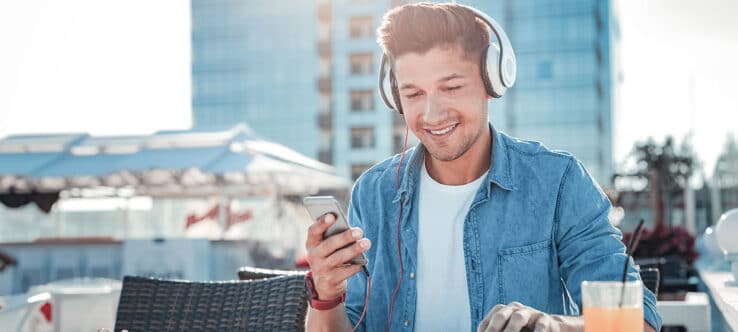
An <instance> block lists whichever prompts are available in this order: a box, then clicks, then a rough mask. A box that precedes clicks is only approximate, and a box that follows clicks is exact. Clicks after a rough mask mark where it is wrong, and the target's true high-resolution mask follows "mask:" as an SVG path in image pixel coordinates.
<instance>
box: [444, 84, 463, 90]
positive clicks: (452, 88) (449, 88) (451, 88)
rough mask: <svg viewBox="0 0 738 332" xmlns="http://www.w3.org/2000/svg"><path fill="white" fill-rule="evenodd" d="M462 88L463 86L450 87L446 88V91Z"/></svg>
mask: <svg viewBox="0 0 738 332" xmlns="http://www.w3.org/2000/svg"><path fill="white" fill-rule="evenodd" d="M462 87H463V85H457V86H450V87H447V88H446V91H453V90H458V89H461V88H462Z"/></svg>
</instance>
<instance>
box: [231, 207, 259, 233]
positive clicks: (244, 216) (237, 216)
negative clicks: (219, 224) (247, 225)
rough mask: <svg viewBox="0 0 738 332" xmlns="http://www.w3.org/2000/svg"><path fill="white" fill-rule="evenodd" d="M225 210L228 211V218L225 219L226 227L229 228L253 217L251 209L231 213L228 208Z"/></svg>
mask: <svg viewBox="0 0 738 332" xmlns="http://www.w3.org/2000/svg"><path fill="white" fill-rule="evenodd" d="M227 212H228V219H227V220H228V221H226V229H229V228H231V226H233V225H235V224H238V223H242V222H246V221H249V220H251V218H253V217H254V214H253V213H252V212H251V210H246V211H244V212H241V213H233V212H231V211H230V210H228V211H227Z"/></svg>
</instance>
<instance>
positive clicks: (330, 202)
mask: <svg viewBox="0 0 738 332" xmlns="http://www.w3.org/2000/svg"><path fill="white" fill-rule="evenodd" d="M302 203H303V204H305V208H306V209H307V210H308V213H310V217H312V218H313V221H316V220H318V218H320V217H322V216H323V215H324V214H326V213H333V215H335V216H336V221H335V222H334V223H333V224H332V225H331V226H330V227H328V229H327V230H326V231H325V233H323V239H326V238H328V237H330V236H331V235H334V234H338V233H341V232H344V231H346V230H347V229H349V228H351V227H350V226H349V224H348V219H347V218H346V215H345V214H344V213H343V209H342V208H341V205H340V204H339V203H338V201H337V200H336V199H335V198H333V196H309V197H305V198H303V199H302ZM354 243H355V242H351V243H349V244H347V245H346V246H344V247H343V248H346V247H348V246H350V245H352V244H354ZM343 248H341V249H343ZM367 262H368V261H367V259H366V256H365V255H364V253H361V254H358V255H356V256H355V257H354V258H352V259H351V260H350V261H348V262H346V264H357V265H366V264H367Z"/></svg>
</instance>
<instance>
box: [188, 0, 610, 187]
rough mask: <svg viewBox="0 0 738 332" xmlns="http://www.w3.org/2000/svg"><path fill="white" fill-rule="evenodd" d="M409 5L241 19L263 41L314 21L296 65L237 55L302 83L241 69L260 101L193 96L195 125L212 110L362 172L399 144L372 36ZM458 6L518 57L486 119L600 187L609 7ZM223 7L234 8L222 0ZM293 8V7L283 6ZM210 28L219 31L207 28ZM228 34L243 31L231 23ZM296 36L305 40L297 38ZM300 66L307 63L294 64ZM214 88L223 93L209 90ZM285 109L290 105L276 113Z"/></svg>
mask: <svg viewBox="0 0 738 332" xmlns="http://www.w3.org/2000/svg"><path fill="white" fill-rule="evenodd" d="M408 2H412V1H398V0H377V1H369V0H319V1H317V2H312V1H307V2H305V1H299V2H290V7H291V8H290V9H289V11H290V13H293V14H294V15H295V17H294V20H295V21H296V22H298V24H295V26H290V25H283V26H280V27H279V28H275V29H269V30H267V29H264V26H263V25H259V24H252V23H248V24H247V25H248V29H255V30H259V29H261V30H260V31H258V32H244V34H246V35H249V34H257V35H262V36H263V35H267V34H269V35H270V36H271V37H270V38H267V39H273V40H275V41H276V40H280V39H281V38H282V37H281V36H282V35H281V33H285V34H289V33H296V31H297V30H302V29H304V28H308V27H309V26H310V23H308V21H311V20H312V22H313V23H312V24H313V25H314V26H312V27H310V28H311V29H313V31H314V34H313V35H311V36H312V37H306V38H305V39H306V40H308V41H304V43H303V44H300V45H301V46H300V48H299V49H295V50H293V51H294V52H295V53H296V54H300V56H299V57H300V60H299V61H298V60H296V59H295V58H291V57H288V56H285V55H283V53H281V52H278V54H277V55H272V57H267V58H264V57H263V54H264V52H263V50H259V49H258V48H257V49H254V50H250V48H253V47H265V46H263V45H261V44H256V46H254V45H250V46H249V47H244V48H245V50H243V52H244V54H246V56H245V57H243V56H240V57H239V58H243V59H242V60H243V61H244V62H249V61H252V60H253V61H258V62H259V63H261V64H265V63H267V62H275V63H281V64H282V65H274V64H270V65H269V66H270V67H271V66H277V67H290V68H292V67H294V66H295V64H294V63H292V64H290V63H289V62H290V61H296V62H298V63H299V64H298V65H297V67H300V68H294V69H295V72H297V73H299V74H295V73H293V74H292V75H293V77H299V81H300V82H304V84H298V83H296V82H290V83H285V82H282V81H279V77H280V74H279V71H277V72H275V71H274V70H275V69H272V70H266V71H263V72H261V73H262V74H264V76H258V75H257V76H254V77H252V76H250V75H251V73H250V72H248V71H247V72H244V73H243V74H244V75H245V76H246V77H241V78H240V79H243V80H245V81H248V82H250V81H254V80H256V81H259V83H258V84H260V85H259V89H257V91H260V92H259V94H255V92H248V93H246V94H245V96H246V97H244V96H241V95H239V94H238V93H236V94H234V95H233V98H235V99H238V100H250V98H252V97H248V96H250V94H255V96H264V97H265V98H263V99H259V97H253V98H256V99H255V100H261V101H262V102H257V103H255V104H252V103H250V102H246V103H243V104H237V103H234V104H233V105H231V104H229V105H223V106H218V105H219V104H217V103H216V105H211V106H205V105H200V104H201V103H203V102H204V101H206V100H208V99H207V98H206V97H204V96H199V95H198V94H202V93H201V92H199V91H197V92H195V91H196V89H193V92H195V93H196V94H195V96H194V97H193V109H194V112H195V124H196V125H199V124H204V123H208V121H206V120H205V119H207V118H215V117H216V116H215V115H212V114H218V116H220V117H222V119H224V120H225V121H234V120H235V119H240V120H243V121H246V122H248V123H249V124H250V125H251V126H252V127H254V129H255V130H256V131H257V132H259V133H262V134H265V135H267V136H269V134H271V133H274V135H273V136H269V138H271V139H274V140H276V141H278V142H280V143H283V144H285V145H288V146H290V147H292V148H294V149H296V150H298V151H300V152H302V153H304V154H306V155H308V156H312V157H316V158H318V159H320V160H321V161H324V162H328V163H331V164H333V165H334V166H336V168H337V171H338V174H339V175H342V176H345V177H351V178H353V179H355V178H356V177H357V176H358V175H359V174H361V172H363V171H364V170H365V169H366V168H368V167H370V166H371V165H373V164H374V163H376V162H379V161H381V160H383V159H385V158H387V157H388V156H389V155H391V154H393V153H397V152H399V151H400V150H401V149H402V143H403V138H404V130H405V128H404V124H403V120H402V118H401V117H400V116H399V115H397V114H395V113H393V112H390V111H388V110H387V108H386V107H385V106H384V104H383V102H382V100H381V97H380V96H379V93H378V90H377V74H378V72H379V62H380V59H381V56H382V51H381V49H380V48H379V47H378V45H377V43H376V29H377V28H378V26H379V24H380V22H381V19H382V16H383V15H384V14H385V13H386V12H387V10H389V9H390V8H392V7H394V6H398V5H403V4H405V3H408ZM458 2H459V3H463V4H468V5H471V6H474V7H476V8H479V9H481V10H483V11H484V12H486V13H488V14H489V15H491V16H492V17H494V18H495V19H496V20H497V21H498V22H499V23H500V24H501V25H502V26H503V27H504V29H505V31H506V32H507V34H508V35H509V36H510V39H511V42H512V44H513V47H514V48H515V52H516V55H517V60H518V79H517V82H516V85H515V87H514V88H512V89H510V90H508V92H507V94H506V95H505V97H503V98H501V99H499V100H491V101H490V105H489V110H490V121H491V122H492V124H493V125H494V126H495V127H496V128H497V129H499V130H501V131H503V132H506V133H508V134H511V135H513V136H517V137H520V138H523V139H532V140H537V141H541V142H543V143H544V144H545V145H546V146H548V147H550V148H552V149H560V150H566V151H568V152H570V153H572V154H573V155H574V156H576V157H577V158H579V159H580V160H582V162H583V163H584V164H585V166H586V167H587V168H588V170H589V171H590V172H591V173H592V175H593V176H594V177H595V178H596V179H597V180H598V181H599V182H600V183H601V184H602V185H603V186H610V183H611V176H612V173H613V160H612V155H613V148H612V147H613V140H614V138H613V136H614V133H613V122H614V121H613V117H614V115H616V113H617V112H616V111H615V110H616V109H617V99H618V98H617V97H618V85H619V65H618V52H617V50H618V40H619V32H618V31H619V29H618V23H617V18H616V17H617V15H616V14H615V11H614V10H613V5H612V3H611V1H599V0H568V1H563V0H545V1H533V0H515V1H513V0H496V1H485V0H465V1H458ZM248 3H251V2H248ZM195 4H199V2H198V1H193V12H194V11H195V10H197V9H200V8H199V7H211V5H206V4H210V2H203V3H202V5H201V6H196V5H195ZM278 4H281V5H284V1H275V2H272V3H269V4H267V3H261V2H259V3H258V6H257V4H256V3H253V4H252V5H253V6H255V7H268V8H270V10H271V11H269V10H266V9H260V10H258V11H253V13H249V17H251V16H254V17H257V16H258V17H261V18H260V19H262V20H267V21H270V20H271V21H274V20H275V19H274V16H275V15H282V14H280V13H279V10H278V9H279V8H281V7H279V6H281V5H278ZM212 6H215V5H212ZM228 6H233V5H232V4H231V3H230V2H229V3H228ZM284 6H286V5H284ZM300 6H304V8H301V10H296V9H295V8H293V7H300ZM223 7H227V6H226V5H223ZM285 10H286V9H285ZM300 13H301V14H300ZM270 15H271V16H270ZM196 16H199V15H198V14H194V13H193V57H194V55H195V54H196V53H197V51H196V50H197V49H198V48H200V47H202V46H205V45H209V43H210V42H201V43H198V42H197V41H196V38H195V31H197V30H196V27H197V25H196V22H195V17H196ZM298 16H299V18H298ZM213 21H216V20H213ZM299 22H302V23H299ZM215 26H217V27H222V26H223V25H222V24H221V23H218V24H216V25H215ZM238 29H246V27H242V26H238ZM226 30H227V29H226ZM301 33H302V35H303V36H308V35H309V33H307V32H305V31H303V32H301ZM285 38H286V37H285ZM277 44H279V43H276V42H275V43H274V44H270V45H271V47H272V48H277V47H281V46H277ZM270 50H271V49H270ZM306 59H307V60H306ZM311 62H313V63H314V64H313V67H312V68H305V67H307V66H308V65H309V64H310V63H311ZM199 66H201V65H199V62H197V57H195V60H193V80H195V81H196V82H195V83H194V87H195V88H198V87H199V85H200V83H199V82H201V81H203V82H204V81H205V80H204V79H206V78H207V75H201V74H198V73H196V72H195V69H196V67H198V68H199ZM244 66H246V67H251V66H252V65H251V64H244ZM213 75H216V76H217V74H213ZM228 75H233V73H228ZM269 75H271V76H269ZM310 75H313V76H312V78H311V77H310ZM243 84H247V85H250V84H251V83H243ZM281 84H291V85H292V86H294V88H295V89H302V90H299V91H300V92H299V95H300V98H299V99H300V100H299V101H295V102H294V103H293V102H291V101H290V102H288V100H292V99H290V98H292V97H295V96H294V95H291V96H286V95H285V96H283V95H276V96H275V94H276V92H274V91H275V90H281V89H282V88H281V86H283V85H281ZM294 91H298V90H294ZM213 93H214V94H218V93H223V92H222V91H220V90H217V89H216V90H215V91H213ZM244 93H245V92H244ZM270 93H271V94H270ZM206 95H207V94H206ZM272 97H274V98H272ZM214 100H216V101H217V98H214ZM270 103H271V104H270ZM285 104H289V105H291V106H292V107H284V106H285ZM236 105H238V106H236ZM308 105H310V107H312V108H310V107H308ZM276 109H278V110H280V112H279V114H280V115H279V116H277V115H274V113H275V112H276V111H275V110H276ZM230 112H234V113H238V114H234V113H230ZM242 113H243V114H242ZM229 114H230V115H229ZM311 117H312V118H311ZM220 120H221V119H218V118H216V119H214V120H212V121H210V123H219V122H220ZM309 127H310V128H309ZM283 133H284V134H283ZM410 136H411V137H410V140H409V143H408V145H412V144H414V143H415V142H417V140H416V139H415V138H414V137H412V133H411V134H410Z"/></svg>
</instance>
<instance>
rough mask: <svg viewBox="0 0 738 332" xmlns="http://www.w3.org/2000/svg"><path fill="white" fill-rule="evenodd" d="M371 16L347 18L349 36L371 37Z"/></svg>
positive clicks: (355, 37) (354, 37) (353, 37)
mask: <svg viewBox="0 0 738 332" xmlns="http://www.w3.org/2000/svg"><path fill="white" fill-rule="evenodd" d="M372 30H373V29H372V17H371V16H356V17H352V18H350V19H349V37H351V38H352V39H357V38H371V37H372V35H373V34H372Z"/></svg>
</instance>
